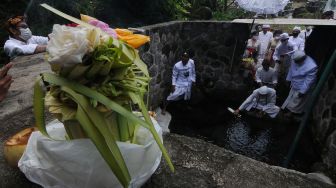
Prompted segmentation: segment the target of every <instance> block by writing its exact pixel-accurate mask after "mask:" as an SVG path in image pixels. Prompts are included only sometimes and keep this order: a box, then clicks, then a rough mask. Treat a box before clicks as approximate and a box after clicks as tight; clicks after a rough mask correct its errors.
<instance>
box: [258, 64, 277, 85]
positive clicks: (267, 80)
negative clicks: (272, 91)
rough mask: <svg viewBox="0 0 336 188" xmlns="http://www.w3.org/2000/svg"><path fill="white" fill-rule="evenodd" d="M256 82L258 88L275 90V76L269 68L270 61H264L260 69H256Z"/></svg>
mask: <svg viewBox="0 0 336 188" xmlns="http://www.w3.org/2000/svg"><path fill="white" fill-rule="evenodd" d="M256 82H257V84H258V85H259V87H261V86H268V87H270V88H275V87H276V85H277V84H278V78H277V74H276V72H275V71H274V69H273V68H271V67H270V61H269V60H268V59H264V61H263V62H262V67H260V68H258V70H257V72H256Z"/></svg>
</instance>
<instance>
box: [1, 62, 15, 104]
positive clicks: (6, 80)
mask: <svg viewBox="0 0 336 188" xmlns="http://www.w3.org/2000/svg"><path fill="white" fill-rule="evenodd" d="M12 66H13V64H12V63H9V64H7V65H5V66H4V67H3V68H2V69H1V70H0V102H1V101H2V100H4V99H5V97H6V95H7V93H8V89H9V87H10V85H11V84H12V83H13V80H12V76H10V75H7V72H8V70H9V69H10V68H11V67H12Z"/></svg>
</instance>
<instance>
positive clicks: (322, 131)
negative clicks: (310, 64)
mask: <svg viewBox="0 0 336 188" xmlns="http://www.w3.org/2000/svg"><path fill="white" fill-rule="evenodd" d="M323 41H328V42H327V43H326V42H323ZM307 45H308V46H307V49H306V52H307V53H308V54H309V55H311V56H312V57H313V58H314V59H315V60H316V61H317V63H318V64H319V67H320V72H319V76H321V74H322V71H323V70H324V67H325V66H326V63H327V62H328V60H329V58H330V57H331V54H332V53H333V52H334V50H335V49H336V27H333V26H319V27H316V28H315V31H314V32H313V34H312V35H311V37H310V38H309V41H307ZM334 65H335V62H334ZM335 80H336V66H334V70H333V73H332V74H331V75H330V77H329V78H328V81H327V82H326V83H325V86H324V88H323V90H322V92H321V94H320V97H319V99H318V101H317V104H316V106H315V108H314V112H313V119H314V122H312V123H313V126H312V133H313V135H314V137H315V140H316V143H317V146H318V148H319V150H320V153H321V158H322V162H323V163H324V165H322V167H323V168H320V170H325V171H326V172H328V173H329V175H330V176H331V177H332V178H333V179H334V180H336V82H335Z"/></svg>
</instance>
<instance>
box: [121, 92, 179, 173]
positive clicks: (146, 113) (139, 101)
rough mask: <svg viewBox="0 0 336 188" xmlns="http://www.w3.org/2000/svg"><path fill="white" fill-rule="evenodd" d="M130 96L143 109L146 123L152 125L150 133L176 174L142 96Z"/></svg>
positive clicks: (132, 94)
mask: <svg viewBox="0 0 336 188" xmlns="http://www.w3.org/2000/svg"><path fill="white" fill-rule="evenodd" d="M128 95H129V96H130V98H131V99H132V101H133V102H134V103H135V104H138V105H139V107H140V109H141V112H142V115H143V116H144V118H145V121H146V122H147V123H148V124H149V125H150V128H149V131H150V132H151V133H152V135H153V138H154V139H155V141H156V143H157V144H158V146H159V148H160V149H161V151H162V154H163V157H164V158H165V160H166V161H167V163H168V166H169V168H170V170H171V171H172V172H174V171H175V169H174V166H173V163H172V162H171V160H170V157H169V155H168V152H167V150H166V148H165V147H164V146H163V143H162V142H161V139H160V137H159V135H158V133H157V132H156V130H155V127H154V124H153V122H152V120H151V118H150V116H149V114H148V110H147V108H146V106H145V104H144V102H143V100H141V98H140V95H137V94H135V93H132V92H128Z"/></svg>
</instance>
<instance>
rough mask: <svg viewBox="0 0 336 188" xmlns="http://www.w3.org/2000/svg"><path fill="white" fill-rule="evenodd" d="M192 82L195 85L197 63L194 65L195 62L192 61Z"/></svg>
mask: <svg viewBox="0 0 336 188" xmlns="http://www.w3.org/2000/svg"><path fill="white" fill-rule="evenodd" d="M191 81H192V82H193V83H195V82H196V71H195V63H194V61H193V60H192V61H191Z"/></svg>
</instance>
